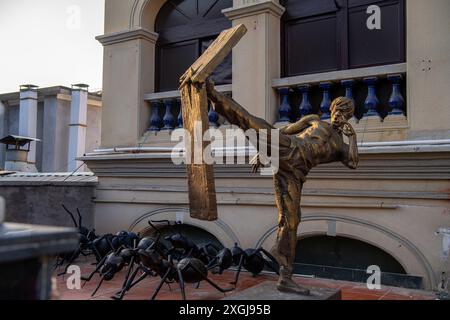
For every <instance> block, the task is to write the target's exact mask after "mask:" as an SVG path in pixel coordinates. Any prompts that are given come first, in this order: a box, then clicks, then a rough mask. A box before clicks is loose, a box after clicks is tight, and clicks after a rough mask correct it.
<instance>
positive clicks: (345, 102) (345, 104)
mask: <svg viewBox="0 0 450 320" xmlns="http://www.w3.org/2000/svg"><path fill="white" fill-rule="evenodd" d="M337 110H340V111H343V112H344V114H345V115H346V117H347V118H348V119H350V118H351V117H352V116H353V114H354V112H355V102H354V101H353V99H350V98H347V97H339V98H336V99H335V100H334V101H333V102H332V103H331V107H330V111H331V113H333V112H335V111H337Z"/></svg>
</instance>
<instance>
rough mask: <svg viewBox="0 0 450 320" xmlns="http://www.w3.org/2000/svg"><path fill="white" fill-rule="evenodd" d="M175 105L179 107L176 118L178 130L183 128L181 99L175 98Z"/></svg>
mask: <svg viewBox="0 0 450 320" xmlns="http://www.w3.org/2000/svg"><path fill="white" fill-rule="evenodd" d="M177 104H178V105H179V106H180V113H179V114H178V118H177V125H178V128H183V105H182V104H181V98H177Z"/></svg>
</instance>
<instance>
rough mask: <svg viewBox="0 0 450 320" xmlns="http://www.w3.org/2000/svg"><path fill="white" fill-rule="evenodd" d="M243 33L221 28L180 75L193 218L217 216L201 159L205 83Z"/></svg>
mask: <svg viewBox="0 0 450 320" xmlns="http://www.w3.org/2000/svg"><path fill="white" fill-rule="evenodd" d="M246 32H247V29H246V28H245V26H244V25H238V26H236V27H233V28H231V29H228V30H225V31H223V32H222V33H221V34H220V35H219V37H218V38H217V39H216V40H215V41H214V42H213V43H212V44H211V45H210V46H209V48H208V49H207V50H206V51H205V52H204V53H203V55H202V56H201V57H200V58H198V60H197V61H196V62H195V63H194V64H193V65H192V66H191V67H190V68H189V69H188V71H186V73H185V74H184V75H183V76H182V77H181V78H180V83H181V85H180V91H181V103H182V110H183V111H182V114H183V126H184V128H185V129H186V131H187V132H188V133H189V135H190V137H191V139H190V146H186V150H189V151H188V152H186V163H187V176H188V189H189V206H190V214H191V217H192V218H195V219H200V220H207V221H213V220H217V217H218V216H217V201H216V191H215V184H214V171H213V167H212V165H207V164H205V163H204V162H203V150H204V149H205V147H206V144H207V142H205V141H204V139H203V135H204V133H205V132H206V131H207V130H208V129H209V121H208V97H207V93H206V84H205V82H206V79H207V78H208V77H209V76H210V75H211V73H213V71H214V70H215V69H216V68H217V67H218V66H219V65H220V64H221V63H222V61H223V60H224V59H225V58H226V57H227V56H228V54H229V53H230V52H231V50H232V49H233V47H234V46H235V45H236V44H237V43H238V42H239V40H241V38H242V37H243V36H244V35H245V33H246ZM187 141H188V142H189V140H187Z"/></svg>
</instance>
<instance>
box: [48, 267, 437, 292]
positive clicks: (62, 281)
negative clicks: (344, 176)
mask: <svg viewBox="0 0 450 320" xmlns="http://www.w3.org/2000/svg"><path fill="white" fill-rule="evenodd" d="M80 267H81V268H82V274H83V275H87V274H88V273H89V272H90V271H91V270H93V266H92V265H90V264H88V263H83V264H80ZM125 274H126V271H122V272H120V273H119V274H117V275H116V276H115V277H114V279H113V280H111V281H108V282H107V281H105V282H104V283H103V285H102V287H101V288H100V290H99V291H98V292H97V294H96V295H95V296H94V297H91V294H92V292H93V291H94V289H95V287H96V286H97V284H98V281H99V276H98V275H95V276H94V278H93V279H92V280H91V281H90V282H88V283H87V284H86V285H85V286H83V288H82V289H81V290H69V289H67V285H66V280H67V276H66V277H63V276H60V277H57V279H56V283H57V286H56V287H57V290H56V292H55V293H54V299H59V300H111V296H112V295H114V294H115V293H116V292H117V291H118V290H119V289H120V288H121V287H122V283H123V281H124V277H125ZM209 277H210V279H211V280H213V281H214V282H215V283H217V284H218V285H219V286H221V287H223V288H228V287H230V284H229V283H230V281H232V280H233V279H234V272H232V271H227V272H225V273H224V274H223V275H220V276H219V275H212V274H210V276H209ZM276 279H277V277H276V275H273V274H262V275H259V276H257V277H252V276H251V275H249V274H248V273H245V272H242V273H241V276H240V278H239V283H238V286H237V288H236V290H235V291H233V292H230V293H227V294H226V295H227V297H231V298H232V296H233V294H235V293H237V292H240V291H242V290H245V289H247V288H250V287H253V286H255V285H257V284H260V283H261V282H264V281H276ZM159 281H160V278H147V279H145V280H144V281H142V282H141V283H140V284H138V285H137V286H136V287H134V288H133V289H132V290H130V292H128V293H127V295H126V296H125V298H124V300H149V299H150V297H151V296H152V294H153V292H154V290H155V289H156V286H157V285H158V283H159ZM295 281H296V282H297V283H299V284H300V285H303V286H311V287H318V288H332V289H340V290H341V292H342V299H343V300H434V299H435V294H434V293H433V292H428V291H421V290H411V289H405V288H396V287H388V286H382V288H381V290H369V289H368V288H367V287H366V286H365V285H364V284H361V283H356V282H348V281H337V280H329V279H319V278H305V277H296V278H295ZM186 295H187V299H188V300H219V299H222V298H224V296H225V295H224V294H223V293H220V292H218V291H217V290H216V289H215V288H213V287H212V286H211V285H209V284H208V283H207V282H202V283H201V284H200V288H198V289H196V288H195V287H194V285H192V284H186ZM156 299H157V300H180V299H181V294H180V290H179V287H178V285H177V284H176V283H174V284H171V288H169V287H168V286H167V285H164V286H163V288H162V289H161V291H160V293H159V294H158V296H157V298H156Z"/></svg>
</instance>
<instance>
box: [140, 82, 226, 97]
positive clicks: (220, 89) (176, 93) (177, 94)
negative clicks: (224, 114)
mask: <svg viewBox="0 0 450 320" xmlns="http://www.w3.org/2000/svg"><path fill="white" fill-rule="evenodd" d="M215 89H216V90H217V91H218V92H222V93H227V92H232V90H233V88H232V85H231V84H224V85H220V86H216V87H215ZM180 97H181V94H180V90H173V91H164V92H156V93H147V94H145V95H144V100H145V101H154V100H163V99H170V98H174V99H175V98H180Z"/></svg>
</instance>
